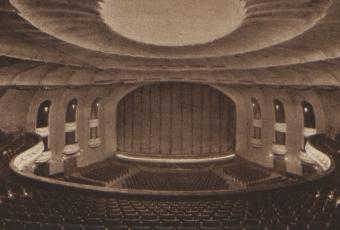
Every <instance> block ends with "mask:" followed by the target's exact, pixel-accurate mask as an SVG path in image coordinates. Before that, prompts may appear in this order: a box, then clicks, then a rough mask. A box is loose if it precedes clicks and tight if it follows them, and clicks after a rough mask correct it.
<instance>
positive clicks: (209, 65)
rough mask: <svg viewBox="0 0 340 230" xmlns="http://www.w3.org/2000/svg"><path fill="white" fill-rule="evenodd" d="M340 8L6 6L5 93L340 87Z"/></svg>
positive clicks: (256, 1) (163, 2)
mask: <svg viewBox="0 0 340 230" xmlns="http://www.w3.org/2000/svg"><path fill="white" fill-rule="evenodd" d="M339 12H340V0H333V1H331V0H211V1H203V0H202V1H197V0H186V1H183V0H148V1H140V0H81V1H79V0H2V1H0V54H1V55H2V58H1V59H0V74H1V78H0V84H1V85H19V86H36V85H45V86H63V85H76V86H81V85H92V84H112V83H115V82H140V81H159V80H185V81H199V82H215V83H224V84H245V85H279V86H299V87H300V86H308V87H311V86H324V87H327V86H332V87H334V86H339V79H340V78H339V77H338V76H339V69H340V67H339V66H340V65H339V64H340V63H339V62H340V59H339V58H340V14H339Z"/></svg>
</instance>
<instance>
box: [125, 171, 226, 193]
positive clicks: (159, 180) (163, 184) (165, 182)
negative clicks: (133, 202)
mask: <svg viewBox="0 0 340 230" xmlns="http://www.w3.org/2000/svg"><path fill="white" fill-rule="evenodd" d="M121 185H122V187H123V188H128V189H145V190H167V191H199V190H201V191H203V190H219V189H227V188H228V187H229V185H228V183H227V182H226V181H225V180H224V179H223V178H221V177H219V176H217V175H216V174H214V173H213V172H210V171H209V172H184V173H180V172H157V173H155V172H148V171H140V172H138V173H136V174H134V175H132V176H129V177H127V178H125V179H124V180H123V181H122V182H121Z"/></svg>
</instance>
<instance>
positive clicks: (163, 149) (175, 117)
mask: <svg viewBox="0 0 340 230" xmlns="http://www.w3.org/2000/svg"><path fill="white" fill-rule="evenodd" d="M117 113H118V114H117V123H118V124H117V138H118V140H117V142H118V150H119V151H124V152H129V153H142V154H152V155H202V154H211V153H214V154H215V153H224V152H227V151H231V150H232V149H233V147H234V145H235V129H236V127H235V126H236V112H235V105H234V103H233V101H232V100H231V99H229V98H228V97H226V96H225V95H223V94H222V93H220V92H219V91H217V90H216V89H213V88H211V87H210V86H206V85H201V84H190V83H158V84H152V85H146V86H143V87H141V88H138V89H137V90H135V91H133V92H131V93H130V94H128V95H127V96H126V97H125V98H123V99H122V100H121V101H120V103H119V105H118V110H117Z"/></svg>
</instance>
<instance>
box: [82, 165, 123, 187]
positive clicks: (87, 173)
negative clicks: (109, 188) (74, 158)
mask: <svg viewBox="0 0 340 230" xmlns="http://www.w3.org/2000/svg"><path fill="white" fill-rule="evenodd" d="M128 173H129V167H127V166H125V165H121V164H118V163H115V162H113V161H109V162H106V163H101V164H99V165H97V166H95V167H90V168H88V169H85V170H83V171H82V172H81V175H82V176H83V177H86V178H90V179H93V180H97V181H101V182H104V183H110V182H113V181H114V180H116V179H117V178H120V177H123V176H125V175H126V174H128Z"/></svg>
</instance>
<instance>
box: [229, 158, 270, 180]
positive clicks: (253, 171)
mask: <svg viewBox="0 0 340 230" xmlns="http://www.w3.org/2000/svg"><path fill="white" fill-rule="evenodd" d="M223 173H224V174H225V175H226V177H229V178H231V179H233V180H235V181H238V182H239V183H242V184H245V185H249V184H254V183H259V182H262V181H264V180H266V179H268V178H269V177H270V176H271V173H270V172H268V171H266V170H264V169H260V168H255V167H252V166H249V165H248V164H246V163H242V162H240V163H237V164H232V165H228V166H226V167H224V168H223Z"/></svg>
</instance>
